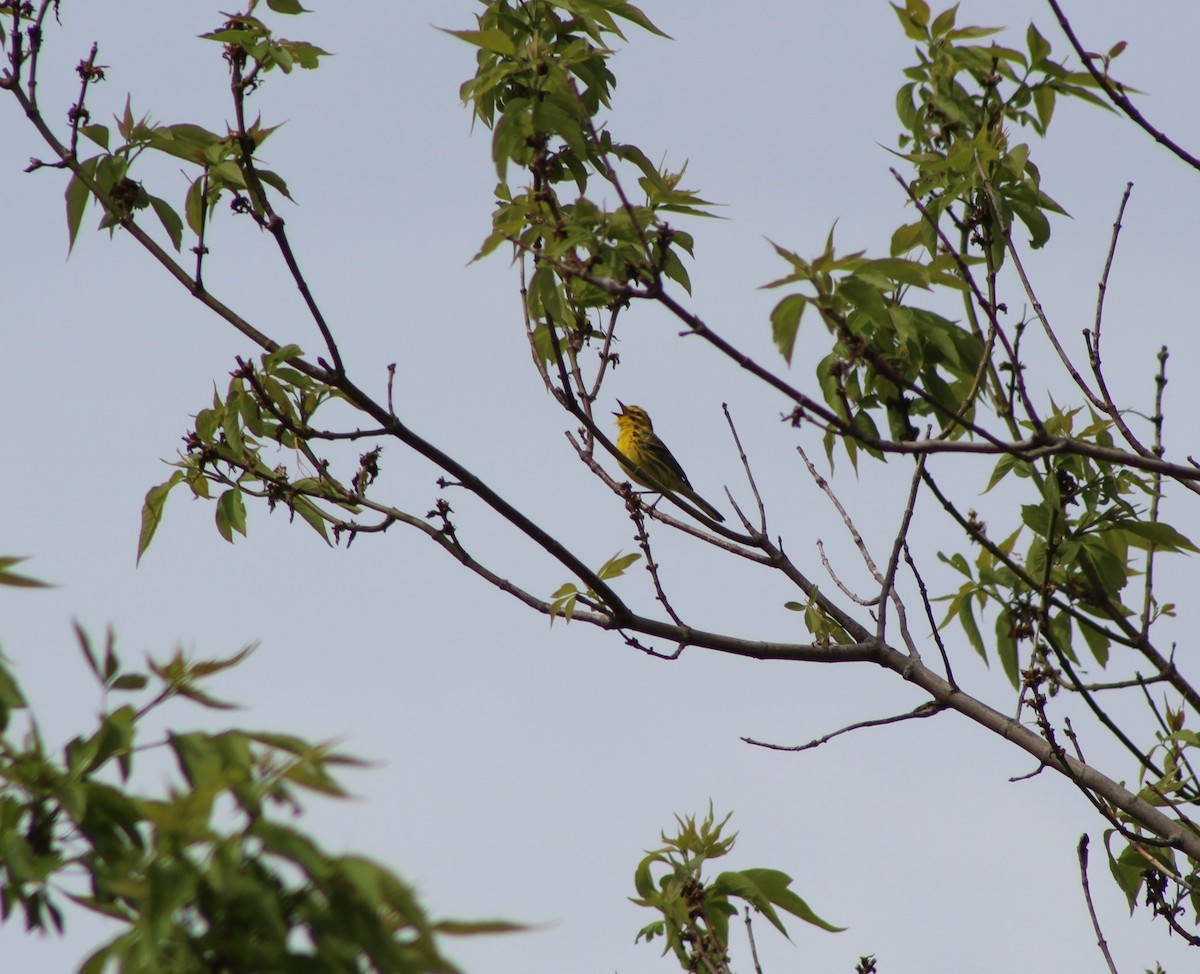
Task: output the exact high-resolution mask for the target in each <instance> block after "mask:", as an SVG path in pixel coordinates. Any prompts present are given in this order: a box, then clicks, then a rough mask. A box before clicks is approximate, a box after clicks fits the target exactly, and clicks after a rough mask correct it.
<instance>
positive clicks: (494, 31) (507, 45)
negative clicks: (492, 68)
mask: <svg viewBox="0 0 1200 974" xmlns="http://www.w3.org/2000/svg"><path fill="white" fill-rule="evenodd" d="M438 30H440V31H442V32H443V33H445V34H452V35H453V36H455V37H457V38H458V39H459V40H460V41H466V42H467V43H468V44H474V45H475V46H476V47H481V48H483V49H484V50H485V51H491V52H492V53H493V54H499V55H500V56H501V57H512V56H513V55H515V54H516V53H517V48H516V46H515V45H514V44H513V41H512V38H511V37H510V36H509V35H508V33H507V32H506V31H503V30H500V29H499V28H498V27H493V28H490V29H489V30H448V29H447V28H445V27H439V28H438ZM459 50H462V48H459Z"/></svg>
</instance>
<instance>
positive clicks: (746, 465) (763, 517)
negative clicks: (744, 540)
mask: <svg viewBox="0 0 1200 974" xmlns="http://www.w3.org/2000/svg"><path fill="white" fill-rule="evenodd" d="M721 411H722V412H724V413H725V422H726V423H727V424H728V426H729V432H730V434H731V435H732V436H733V443H734V446H736V447H737V451H738V457H739V458H740V459H741V461H742V469H743V470H745V471H746V480H747V482H748V483H749V484H750V492H751V493H752V494H753V495H754V503H755V504H757V505H758V524H759V528H758V530H759V533H760V534H766V533H767V508H766V506H765V505H764V504H763V499H762V495H761V494H760V493H759V492H758V484H757V483H755V482H754V471H753V470H751V469H750V461H749V459H748V458H747V457H746V450H745V448H744V447H743V446H742V438H741V437H740V436H738V431H737V427H736V426H734V424H733V416H732V414H731V413H730V412H729V403H727V402H723V403H721ZM725 496H727V497H728V498H729V503H730V504H732V505H733V506H734V508H735V509H738V508H737V503H736V502H735V501H734V499H733V494H732V493H731V492H730V490H729V488H728V487H726V488H725ZM739 513H740V510H739ZM743 521H745V518H743ZM745 527H746V530H747V531H749V530H750V525H749V524H746V525H745Z"/></svg>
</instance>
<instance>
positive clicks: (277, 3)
mask: <svg viewBox="0 0 1200 974" xmlns="http://www.w3.org/2000/svg"><path fill="white" fill-rule="evenodd" d="M267 6H268V7H270V8H271V9H272V10H274V11H275V12H276V13H277V14H306V13H308V12H309V10H308V8H307V7H302V6H300V0H267Z"/></svg>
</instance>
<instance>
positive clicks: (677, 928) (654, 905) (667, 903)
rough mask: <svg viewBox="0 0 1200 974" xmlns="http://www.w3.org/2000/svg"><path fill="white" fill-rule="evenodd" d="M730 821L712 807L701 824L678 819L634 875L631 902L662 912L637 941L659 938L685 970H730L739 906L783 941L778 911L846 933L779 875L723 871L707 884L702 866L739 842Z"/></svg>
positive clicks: (766, 871)
mask: <svg viewBox="0 0 1200 974" xmlns="http://www.w3.org/2000/svg"><path fill="white" fill-rule="evenodd" d="M729 818H730V815H726V816H725V817H724V818H723V819H721V820H720V821H719V822H718V821H717V820H716V817H715V816H714V814H713V810H712V809H711V808H710V809H709V810H708V814H707V815H706V816H705V817H704V819H703V820H701V821H699V822H697V820H696V819H695V818H694V817H688V818H679V817H678V816H676V822H677V824H678V826H679V829H678V831H677V832H676V833H675V834H674V835H671V836H668V835H667V834H666V833H665V832H664V833H663V834H662V840H663V842H664V843H665V844H664V845H663V846H662V847H661V848H659V849H656V850H654V851H652V852H649V853H647V855H646V856H645V857H644V858H643V859H642V861H641V862H640V863H639V864H638V867H637V870H636V871H635V873H634V886H635V887H636V889H637V893H638V895H637V897H636V898H632V899H633V902H634V903H636V904H637V905H638V906H644V907H646V908H647V909H650V910H654V911H657V912H658V913H661V914H662V918H661V919H657V920H654V921H652V922H650V923H648V924H647V925H646V926H644V927H643V928H642V929H641V930H640V931H639V932H638V935H637V939H638V940H645V941H646V942H647V943H649V942H651V941H652V940H654V939H655V938H656V937H662V938H663V940H664V946H663V953H664V954H665V953H667V952H668V951H671V952H673V953H674V955H675V958H676V960H678V961H679V965H680V967H682V968H683V970H685V971H696V970H707V971H717V972H723V971H728V970H729V918H730V917H732V916H734V915H735V914H736V913H737V910H738V907H737V905H736V903H735V901H737V900H740V901H741V902H743V903H745V904H746V906H747V907H748V908H752V909H753V910H754V911H755V912H756V913H758V914H761V915H762V916H764V917H766V918H767V920H769V921H770V923H771V925H772V926H774V927H775V929H776V930H778V931H779V932H780V933H781V934H783V935H784V936H785V937H786V936H787V929H786V928H785V926H784V924H783V921H782V919H781V918H780V915H779V914H780V911H783V912H784V913H789V914H791V915H792V916H795V917H798V918H799V919H801V920H803V921H805V922H806V923H811V924H813V925H814V926H818V927H820V928H822V929H823V930H830V931H839V930H842V929H843V928H842V927H837V926H834V925H833V924H831V923H829V922H827V921H825V920H823V919H821V918H820V917H819V916H817V914H815V913H814V912H813V911H812V910H811V909H810V908H809V906H808V904H807V903H805V902H804V900H803V899H801V898H800V897H799V896H798V895H797V894H796V893H795V891H794V890H792V889H791V883H792V879H791V877H790V876H788V875H786V874H785V873H782V872H780V871H779V870H777V869H741V870H736V871H725V872H722V873H719V874H718V875H717V876H716V877H715V878H712V879H708V878H706V877H705V875H704V868H705V864H706V863H708V862H709V861H710V860H713V859H720V858H722V857H723V856H726V855H728V854H729V852H730V850H731V849H732V848H733V845H734V842H735V840H736V839H737V835H736V833H734V834H732V835H728V836H724V835H722V832H723V830H724V828H725V826H726V825H727V824H728V822H729ZM656 872H657V873H658V875H657V878H656V875H655V873H656Z"/></svg>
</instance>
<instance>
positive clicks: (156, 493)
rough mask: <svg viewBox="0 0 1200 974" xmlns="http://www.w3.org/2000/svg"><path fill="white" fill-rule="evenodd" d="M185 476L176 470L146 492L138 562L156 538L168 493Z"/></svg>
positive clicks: (139, 536) (138, 562) (139, 537)
mask: <svg viewBox="0 0 1200 974" xmlns="http://www.w3.org/2000/svg"><path fill="white" fill-rule="evenodd" d="M183 478H184V473H183V471H182V470H176V471H175V472H174V473H173V474H171V476H170V478H169V479H168V480H166V481H165V482H164V483H161V484H159V485H158V486H157V487H151V488H150V489H149V490H148V491H147V492H146V500H145V502H144V503H143V504H142V530H141V532H140V534H139V535H138V550H137V562H136V563H137V564H140V563H141V561H142V555H143V554H145V551H146V549H147V548H149V547H150V542H151V541H152V540H154V532H155V531H157V530H158V525H159V523H160V522H161V521H162V516H163V508H164V507H165V506H166V503H167V495H168V494H170V493H171V488H173V487H174V486H175V485H176V484H178V483H179V482H180V481H182V480H183Z"/></svg>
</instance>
